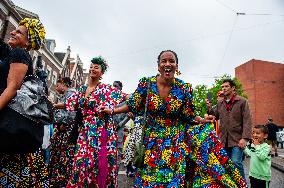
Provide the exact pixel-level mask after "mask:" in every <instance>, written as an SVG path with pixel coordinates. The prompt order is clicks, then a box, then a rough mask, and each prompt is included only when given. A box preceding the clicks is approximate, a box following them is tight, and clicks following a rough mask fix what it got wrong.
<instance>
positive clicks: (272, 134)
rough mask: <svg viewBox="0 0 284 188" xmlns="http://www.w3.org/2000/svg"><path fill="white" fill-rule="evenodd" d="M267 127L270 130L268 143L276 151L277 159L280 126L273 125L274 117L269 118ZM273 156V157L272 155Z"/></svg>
mask: <svg viewBox="0 0 284 188" xmlns="http://www.w3.org/2000/svg"><path fill="white" fill-rule="evenodd" d="M266 127H267V128H268V137H267V141H268V143H269V145H271V147H272V148H273V149H274V152H275V155H274V156H275V157H277V156H278V153H277V139H276V132H278V131H279V130H278V126H277V125H276V124H274V123H273V119H272V117H268V123H267V124H266ZM272 156H273V155H272Z"/></svg>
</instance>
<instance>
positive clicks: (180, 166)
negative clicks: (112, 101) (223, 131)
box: [126, 76, 246, 188]
mask: <svg viewBox="0 0 284 188" xmlns="http://www.w3.org/2000/svg"><path fill="white" fill-rule="evenodd" d="M148 84H149V94H148V96H146V95H147V88H148ZM146 98H147V100H148V102H149V104H148V108H147V116H148V117H147V124H146V130H145V135H144V136H145V137H144V145H145V148H146V150H145V158H144V166H143V168H141V169H138V171H137V174H136V179H135V183H134V187H137V188H141V187H147V188H148V187H149V188H150V187H153V188H170V187H174V188H177V187H246V183H245V181H244V180H243V179H242V177H241V175H240V173H239V172H238V170H237V168H236V167H235V166H234V165H233V164H232V162H231V161H230V160H229V159H228V156H227V154H226V152H225V150H224V149H223V147H222V145H221V144H220V141H219V140H218V137H217V136H216V133H215V131H214V127H213V126H212V125H211V124H205V125H194V122H193V120H194V118H195V115H194V106H193V105H192V89H191V86H190V84H187V83H184V82H183V81H182V80H179V79H175V80H174V82H173V84H172V88H171V91H170V93H169V95H168V96H167V98H166V99H162V98H161V97H160V96H159V93H158V88H157V78H156V77H155V76H154V77H150V78H142V79H141V80H140V82H139V85H138V88H137V89H136V91H135V92H134V93H133V94H132V96H131V97H130V98H129V99H128V100H127V101H126V103H127V105H128V107H129V109H130V111H131V112H133V113H135V114H138V115H142V114H143V111H144V106H145V100H146Z"/></svg>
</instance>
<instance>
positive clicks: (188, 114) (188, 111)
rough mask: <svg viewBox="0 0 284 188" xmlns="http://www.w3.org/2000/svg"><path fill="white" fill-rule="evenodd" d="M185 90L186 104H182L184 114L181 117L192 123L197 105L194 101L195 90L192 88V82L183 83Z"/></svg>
mask: <svg viewBox="0 0 284 188" xmlns="http://www.w3.org/2000/svg"><path fill="white" fill-rule="evenodd" d="M183 91H184V104H183V106H182V116H181V117H182V118H183V119H184V121H186V122H187V123H192V122H193V120H194V118H195V114H194V110H195V107H194V105H193V103H192V99H193V90H192V87H191V84H189V83H185V84H184V85H183Z"/></svg>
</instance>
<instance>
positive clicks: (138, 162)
mask: <svg viewBox="0 0 284 188" xmlns="http://www.w3.org/2000/svg"><path fill="white" fill-rule="evenodd" d="M149 88H150V83H148V84H147V95H146V104H145V109H144V114H143V119H142V122H141V125H142V134H141V139H140V141H139V142H136V144H135V152H134V157H133V165H134V166H135V167H136V168H141V167H143V164H144V156H145V146H144V144H143V140H144V136H145V126H146V123H147V120H146V119H147V108H148V95H149Z"/></svg>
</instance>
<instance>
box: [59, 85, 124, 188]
mask: <svg viewBox="0 0 284 188" xmlns="http://www.w3.org/2000/svg"><path fill="white" fill-rule="evenodd" d="M86 89H87V86H82V87H80V88H79V89H78V90H77V91H76V92H75V93H74V94H73V95H72V96H71V97H70V98H68V99H67V100H66V101H65V104H66V107H67V109H68V110H70V111H72V110H76V109H78V108H79V109H80V110H81V112H82V115H83V126H82V127H79V137H78V141H77V146H76V151H75V156H74V164H73V172H72V176H71V179H70V180H69V182H68V186H67V187H76V188H77V187H88V186H90V185H91V184H93V185H94V186H95V187H96V186H98V181H97V178H98V177H97V176H98V165H99V164H98V163H100V161H98V158H99V153H100V151H101V150H102V149H104V148H106V150H107V162H108V164H107V165H108V169H107V171H108V173H107V180H106V181H107V185H106V186H107V187H110V188H111V187H117V172H118V167H117V164H116V163H117V134H116V131H115V130H116V127H115V124H114V122H113V118H112V117H110V116H106V115H105V114H103V113H100V112H98V110H97V108H98V107H99V106H106V107H108V108H111V109H112V108H114V107H115V106H116V105H117V104H119V103H121V102H122V101H123V99H124V98H125V96H126V94H124V93H122V92H121V91H119V90H117V89H116V88H114V87H112V86H111V85H107V84H103V83H100V84H99V85H98V86H97V87H96V88H95V89H94V90H93V92H91V93H90V94H89V96H85V93H86ZM105 130H106V133H107V138H106V139H107V140H106V146H102V137H103V136H102V133H103V131H105Z"/></svg>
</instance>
